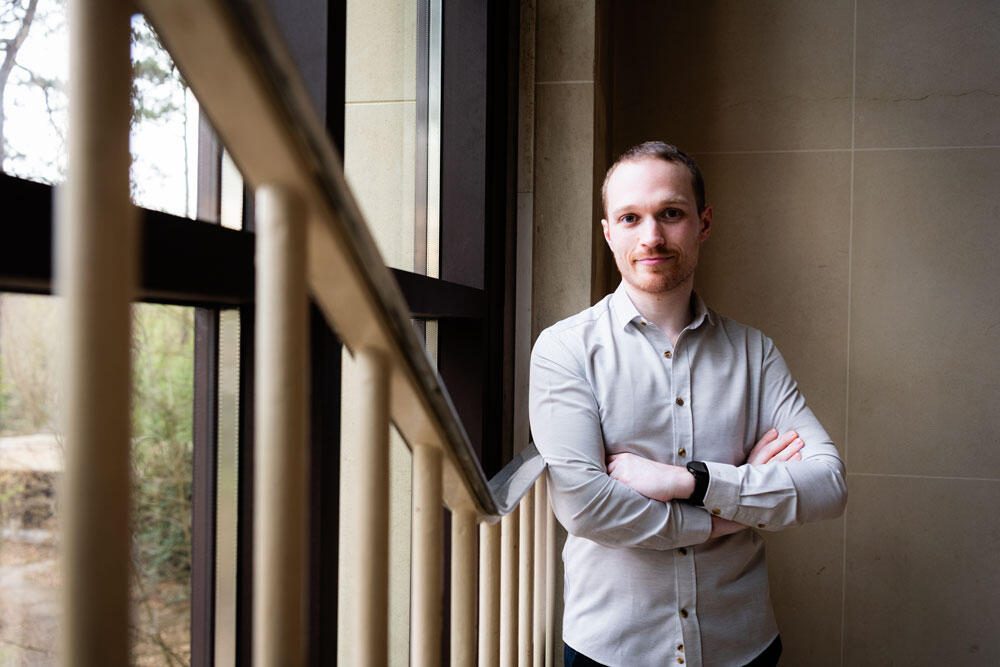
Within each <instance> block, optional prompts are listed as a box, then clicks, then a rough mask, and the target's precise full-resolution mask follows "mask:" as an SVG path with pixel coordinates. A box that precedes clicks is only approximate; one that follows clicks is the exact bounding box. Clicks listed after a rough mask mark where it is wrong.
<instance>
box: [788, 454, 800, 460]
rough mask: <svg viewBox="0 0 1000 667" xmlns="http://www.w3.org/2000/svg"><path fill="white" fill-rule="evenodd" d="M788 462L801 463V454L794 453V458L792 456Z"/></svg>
mask: <svg viewBox="0 0 1000 667" xmlns="http://www.w3.org/2000/svg"><path fill="white" fill-rule="evenodd" d="M788 460H789V461H801V460H802V452H795V456H793V457H792V458H790V459H788Z"/></svg>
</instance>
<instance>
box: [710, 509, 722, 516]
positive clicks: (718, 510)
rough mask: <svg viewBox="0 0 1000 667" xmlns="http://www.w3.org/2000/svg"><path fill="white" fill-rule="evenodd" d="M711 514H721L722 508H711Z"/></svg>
mask: <svg viewBox="0 0 1000 667" xmlns="http://www.w3.org/2000/svg"><path fill="white" fill-rule="evenodd" d="M712 514H715V515H719V514H722V510H720V509H718V508H716V509H714V510H712Z"/></svg>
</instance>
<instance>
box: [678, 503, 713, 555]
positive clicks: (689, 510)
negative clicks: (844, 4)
mask: <svg viewBox="0 0 1000 667" xmlns="http://www.w3.org/2000/svg"><path fill="white" fill-rule="evenodd" d="M671 504H672V505H673V508H674V510H677V511H680V513H681V526H683V528H682V530H683V534H684V539H682V540H681V542H682V543H681V544H678V546H685V547H687V546H696V545H698V544H704V543H705V542H707V541H708V538H709V537H711V536H712V517H711V516H709V515H708V514H705V512H704V511H703V510H702V509H701V508H700V507H695V506H694V505H686V504H684V503H680V502H675V503H671Z"/></svg>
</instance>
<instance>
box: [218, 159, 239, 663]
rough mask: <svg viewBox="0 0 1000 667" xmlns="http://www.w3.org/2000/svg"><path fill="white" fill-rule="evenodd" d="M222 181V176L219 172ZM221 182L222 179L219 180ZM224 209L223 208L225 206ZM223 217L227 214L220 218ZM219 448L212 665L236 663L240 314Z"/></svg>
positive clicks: (231, 345) (224, 374) (223, 388)
mask: <svg viewBox="0 0 1000 667" xmlns="http://www.w3.org/2000/svg"><path fill="white" fill-rule="evenodd" d="M223 179H225V176H223ZM223 182H225V181H224V180H223ZM223 210H225V206H223ZM223 217H225V216H223ZM218 391H219V431H218V434H219V435H218V437H219V448H218V454H217V461H218V479H217V484H218V486H217V488H216V508H215V665H216V667H228V666H232V665H235V664H236V632H235V629H236V556H237V547H238V539H237V538H238V535H237V530H238V523H237V522H238V518H239V434H240V410H239V406H240V404H239V391H240V313H239V311H236V310H224V311H222V312H221V313H219V389H218Z"/></svg>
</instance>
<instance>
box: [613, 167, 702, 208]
mask: <svg viewBox="0 0 1000 667" xmlns="http://www.w3.org/2000/svg"><path fill="white" fill-rule="evenodd" d="M607 194H608V206H609V208H611V209H614V210H617V209H618V208H621V207H622V206H632V205H638V204H662V203H670V202H677V203H689V204H690V203H693V202H694V183H693V179H692V177H691V173H690V172H689V171H688V169H687V168H686V167H685V166H684V165H683V164H679V163H676V162H667V161H666V160H661V159H659V158H654V157H650V158H642V159H639V160H629V161H627V162H622V163H621V164H619V165H618V166H617V167H616V168H615V170H614V171H613V172H612V173H611V177H610V178H609V179H608V189H607Z"/></svg>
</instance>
